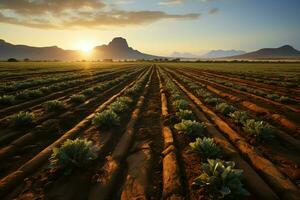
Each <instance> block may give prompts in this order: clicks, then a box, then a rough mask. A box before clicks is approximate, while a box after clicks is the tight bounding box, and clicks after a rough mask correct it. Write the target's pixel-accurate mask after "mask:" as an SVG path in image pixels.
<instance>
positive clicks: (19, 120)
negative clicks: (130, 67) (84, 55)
mask: <svg viewBox="0 0 300 200" xmlns="http://www.w3.org/2000/svg"><path fill="white" fill-rule="evenodd" d="M135 73H136V71H133V72H131V73H128V74H124V75H121V76H120V77H117V78H115V79H113V80H110V81H105V82H101V83H98V84H96V85H94V86H92V87H89V88H87V89H83V90H82V91H81V92H79V93H78V94H73V95H71V96H69V98H67V100H65V101H62V100H51V101H47V102H45V103H44V104H43V109H44V112H42V113H41V112H40V111H39V110H38V111H39V112H38V113H39V115H42V117H41V118H42V119H44V118H45V117H46V116H45V117H43V115H44V114H51V113H52V114H60V113H62V112H63V111H66V110H67V109H68V108H69V107H70V106H78V105H80V104H82V103H84V102H85V101H86V100H88V99H90V98H92V97H94V96H95V95H97V94H99V93H101V92H104V91H105V90H107V89H109V88H112V87H113V86H114V85H117V84H118V83H122V82H124V81H125V80H126V79H128V78H129V77H131V76H132V75H133V74H135ZM68 101H69V102H70V103H71V104H70V105H69V106H68V105H67V102H68ZM8 118H9V119H8V120H9V123H8V126H10V127H14V128H22V127H25V126H28V125H31V124H34V123H36V121H39V122H41V121H43V120H41V119H38V117H37V116H36V115H35V114H34V113H33V112H32V111H31V112H25V111H20V112H19V113H17V114H14V115H12V116H10V117H8Z"/></svg>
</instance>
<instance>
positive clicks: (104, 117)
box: [92, 110, 120, 129]
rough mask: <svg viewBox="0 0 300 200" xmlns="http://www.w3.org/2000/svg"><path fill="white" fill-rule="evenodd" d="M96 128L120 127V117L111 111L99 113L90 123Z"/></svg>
mask: <svg viewBox="0 0 300 200" xmlns="http://www.w3.org/2000/svg"><path fill="white" fill-rule="evenodd" d="M92 124H93V125H95V126H96V127H97V128H100V129H107V128H111V127H115V126H119V125H120V117H118V115H117V114H116V113H115V112H114V111H112V110H105V111H103V112H101V113H97V114H96V116H95V118H94V119H93V122H92Z"/></svg>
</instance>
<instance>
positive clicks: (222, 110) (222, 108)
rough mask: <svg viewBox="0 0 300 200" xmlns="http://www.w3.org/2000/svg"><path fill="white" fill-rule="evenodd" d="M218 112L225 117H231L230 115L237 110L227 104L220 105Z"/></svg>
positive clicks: (217, 106) (218, 105) (217, 108)
mask: <svg viewBox="0 0 300 200" xmlns="http://www.w3.org/2000/svg"><path fill="white" fill-rule="evenodd" d="M216 110H217V111H219V112H220V113H222V114H223V115H229V113H232V112H234V111H236V108H235V107H233V106H231V105H228V104H227V103H219V104H217V105H216Z"/></svg>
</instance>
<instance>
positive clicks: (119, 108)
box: [108, 101, 129, 113]
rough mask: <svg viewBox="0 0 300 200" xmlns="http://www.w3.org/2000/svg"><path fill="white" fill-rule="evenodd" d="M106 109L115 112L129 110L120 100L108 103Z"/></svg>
mask: <svg viewBox="0 0 300 200" xmlns="http://www.w3.org/2000/svg"><path fill="white" fill-rule="evenodd" d="M108 109H110V110H112V111H113V112H115V113H124V112H126V111H128V110H129V107H128V105H127V104H126V103H124V102H122V101H115V102H113V103H112V104H110V105H109V107H108Z"/></svg>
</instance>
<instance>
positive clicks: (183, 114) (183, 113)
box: [176, 110, 195, 120]
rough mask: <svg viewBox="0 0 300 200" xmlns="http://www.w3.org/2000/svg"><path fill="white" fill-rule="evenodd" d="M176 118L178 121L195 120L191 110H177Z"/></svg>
mask: <svg viewBox="0 0 300 200" xmlns="http://www.w3.org/2000/svg"><path fill="white" fill-rule="evenodd" d="M176 117H178V118H179V119H180V120H183V119H185V120H195V114H194V113H193V111H191V110H179V111H177V112H176Z"/></svg>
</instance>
